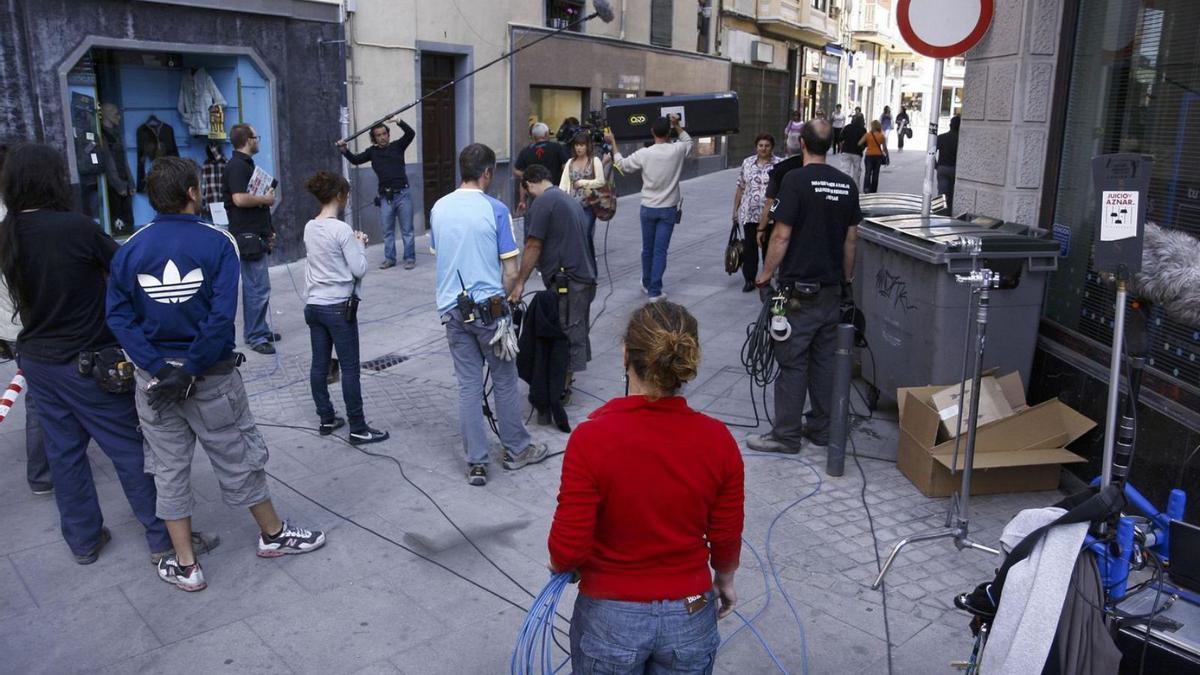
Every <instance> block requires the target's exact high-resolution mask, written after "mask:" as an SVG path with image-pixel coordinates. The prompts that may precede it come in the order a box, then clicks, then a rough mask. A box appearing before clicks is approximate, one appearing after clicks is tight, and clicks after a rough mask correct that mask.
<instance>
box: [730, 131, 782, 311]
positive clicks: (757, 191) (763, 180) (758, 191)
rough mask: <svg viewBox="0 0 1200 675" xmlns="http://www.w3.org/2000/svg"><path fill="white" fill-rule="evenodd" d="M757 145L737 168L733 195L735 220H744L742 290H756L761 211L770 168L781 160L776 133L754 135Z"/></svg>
mask: <svg viewBox="0 0 1200 675" xmlns="http://www.w3.org/2000/svg"><path fill="white" fill-rule="evenodd" d="M754 149H755V153H754V154H753V155H750V156H749V157H747V158H746V159H744V160H742V170H741V171H740V172H738V179H737V192H736V193H734V195H733V222H735V223H741V225H742V228H743V235H742V246H743V249H742V277H743V278H744V279H745V280H746V283H745V284H744V285H743V286H742V292H743V293H749V292H750V291H753V290H754V277H755V276H757V275H758V261H759V251H758V239H757V236H756V231H757V229H758V220H759V217H760V216H761V215H762V209H763V201H764V200H765V199H764V198H765V197H766V192H767V183H768V182H769V179H770V176H771V168H772V167H774V166H775V165H776V164H778V163H779V161H780V159H779V158H778V157H776V156H775V154H774V150H775V137H774V136H772V135H771V134H759V136H758V138H756V139H754ZM764 254H765V251H764Z"/></svg>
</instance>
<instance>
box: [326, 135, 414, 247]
mask: <svg viewBox="0 0 1200 675" xmlns="http://www.w3.org/2000/svg"><path fill="white" fill-rule="evenodd" d="M388 122H395V123H396V125H397V126H399V127H400V130H401V131H403V132H404V135H402V136H401V137H400V140H398V141H393V140H392V135H391V133H392V132H391V131H389V130H388V128H387V123H388ZM416 137H417V132H416V131H414V130H413V128H412V127H410V126H408V123H407V122H405V121H404V120H398V119H395V117H389V118H388V119H386V120H384V121H382V122H380V123H379V124H376V125H375V126H374V127H371V140H372V141H373V142H374V144H373V145H372V146H371V147H369V148H367V149H366V150H364V151H362V152H360V153H358V154H354V153H352V152H350V150H349V149H348V148H347V147H346V143H345V141H341V140H339V141H338V142H337V146H338V149H339V150H341V152H342V156H343V157H345V158H346V159H348V160H350V163H351V164H353V165H355V166H358V165H359V164H366V163H367V162H370V163H371V168H372V169H373V170H374V171H375V177H376V178H377V179H378V182H379V193H378V195H376V197H375V205H376V206H378V207H379V223H380V225H381V226H382V227H383V263H381V264H380V265H379V269H381V270H386V269H389V268H392V267H395V266H396V223H397V221H399V224H400V238H401V239H402V240H403V243H404V269H406V270H411V269H412V268H414V267H416V266H417V244H416V237H415V236H414V235H413V203H412V194H411V193H410V191H409V189H408V168H407V166H406V165H405V163H404V153H405V151H406V150H408V146H409V145H411V144H412V142H413V139H415V138H416Z"/></svg>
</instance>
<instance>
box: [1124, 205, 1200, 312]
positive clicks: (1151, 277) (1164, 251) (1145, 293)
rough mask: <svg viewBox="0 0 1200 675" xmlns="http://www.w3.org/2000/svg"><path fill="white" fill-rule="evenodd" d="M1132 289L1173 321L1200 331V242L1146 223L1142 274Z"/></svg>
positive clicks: (1132, 291) (1133, 280) (1136, 279)
mask: <svg viewBox="0 0 1200 675" xmlns="http://www.w3.org/2000/svg"><path fill="white" fill-rule="evenodd" d="M1129 290H1130V293H1132V294H1133V295H1135V296H1137V297H1140V298H1143V299H1145V300H1149V301H1150V302H1153V303H1154V304H1156V305H1160V306H1162V308H1163V310H1164V311H1165V312H1166V313H1167V316H1169V317H1171V318H1172V319H1174V320H1176V321H1179V322H1181V323H1184V324H1187V325H1188V326H1191V327H1193V328H1200V241H1198V240H1197V239H1196V238H1195V237H1193V236H1191V235H1190V234H1187V233H1186V232H1180V231H1178V230H1168V229H1165V228H1162V227H1159V226H1158V225H1155V224H1154V223H1152V222H1149V221H1147V222H1146V236H1145V239H1144V241H1143V246H1142V271H1141V272H1139V273H1137V274H1135V275H1134V276H1133V279H1132V281H1131V283H1130V289H1129Z"/></svg>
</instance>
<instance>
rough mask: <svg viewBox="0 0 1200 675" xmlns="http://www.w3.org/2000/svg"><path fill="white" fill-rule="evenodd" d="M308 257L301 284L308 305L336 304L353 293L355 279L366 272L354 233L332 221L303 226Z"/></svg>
mask: <svg viewBox="0 0 1200 675" xmlns="http://www.w3.org/2000/svg"><path fill="white" fill-rule="evenodd" d="M304 248H305V249H306V250H307V252H308V258H307V259H306V262H305V265H304V281H305V284H306V287H307V293H308V304H310V305H336V304H337V303H339V302H345V301H346V300H348V299H349V298H350V294H351V293H353V292H354V282H355V280H358V279H362V278H363V275H365V274H366V273H367V250H366V248H365V247H364V246H363V244H362V242H360V241H359V240H357V239H355V238H354V230H352V229H351V228H350V226H349V225H347V224H346V223H343V222H342V221H340V220H338V219H336V218H319V219H316V220H310V221H308V224H307V225H305V226H304Z"/></svg>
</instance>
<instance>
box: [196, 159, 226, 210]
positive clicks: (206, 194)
mask: <svg viewBox="0 0 1200 675" xmlns="http://www.w3.org/2000/svg"><path fill="white" fill-rule="evenodd" d="M205 152H206V153H207V156H208V159H205V160H204V166H203V167H201V169H200V199H201V201H202V202H203V204H202V206H203V207H204V211H205V213H208V205H209V204H211V203H213V202H224V201H225V194H224V192H225V190H224V187H223V186H224V180H225V164H226V161H227V160H226V159H225V156H224V155H222V154H221V148H220V147H219V146H215V147H214V146H212V145H210V146H208V150H206V151H205Z"/></svg>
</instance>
